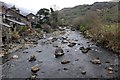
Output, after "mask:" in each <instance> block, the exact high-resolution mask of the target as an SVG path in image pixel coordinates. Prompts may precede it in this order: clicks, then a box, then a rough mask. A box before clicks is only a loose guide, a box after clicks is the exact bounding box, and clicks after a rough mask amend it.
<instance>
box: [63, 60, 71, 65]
mask: <svg viewBox="0 0 120 80" xmlns="http://www.w3.org/2000/svg"><path fill="white" fill-rule="evenodd" d="M69 62H70V61H68V60H62V61H61V64H67V63H69Z"/></svg>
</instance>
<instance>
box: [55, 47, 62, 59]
mask: <svg viewBox="0 0 120 80" xmlns="http://www.w3.org/2000/svg"><path fill="white" fill-rule="evenodd" d="M63 55H64V52H63V49H62V48H58V49H56V50H55V57H56V58H57V57H59V56H63Z"/></svg>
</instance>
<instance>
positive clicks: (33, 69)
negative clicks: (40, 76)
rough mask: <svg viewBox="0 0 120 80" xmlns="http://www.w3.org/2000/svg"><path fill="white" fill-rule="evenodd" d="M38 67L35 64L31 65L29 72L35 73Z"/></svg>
mask: <svg viewBox="0 0 120 80" xmlns="http://www.w3.org/2000/svg"><path fill="white" fill-rule="evenodd" d="M39 70H40V69H39V68H38V67H37V66H33V67H31V72H33V73H37V72H38V71H39Z"/></svg>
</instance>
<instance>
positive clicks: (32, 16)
mask: <svg viewBox="0 0 120 80" xmlns="http://www.w3.org/2000/svg"><path fill="white" fill-rule="evenodd" d="M26 17H27V19H28V21H29V22H30V23H31V26H33V25H34V24H35V23H36V22H37V20H36V16H35V15H34V14H33V13H29V14H28V15H27V16H26Z"/></svg>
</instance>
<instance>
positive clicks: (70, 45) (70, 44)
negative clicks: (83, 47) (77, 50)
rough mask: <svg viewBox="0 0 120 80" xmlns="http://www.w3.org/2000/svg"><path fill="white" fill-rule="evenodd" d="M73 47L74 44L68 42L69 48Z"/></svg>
mask: <svg viewBox="0 0 120 80" xmlns="http://www.w3.org/2000/svg"><path fill="white" fill-rule="evenodd" d="M75 45H76V43H74V42H70V43H69V44H68V46H69V47H73V46H75Z"/></svg>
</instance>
